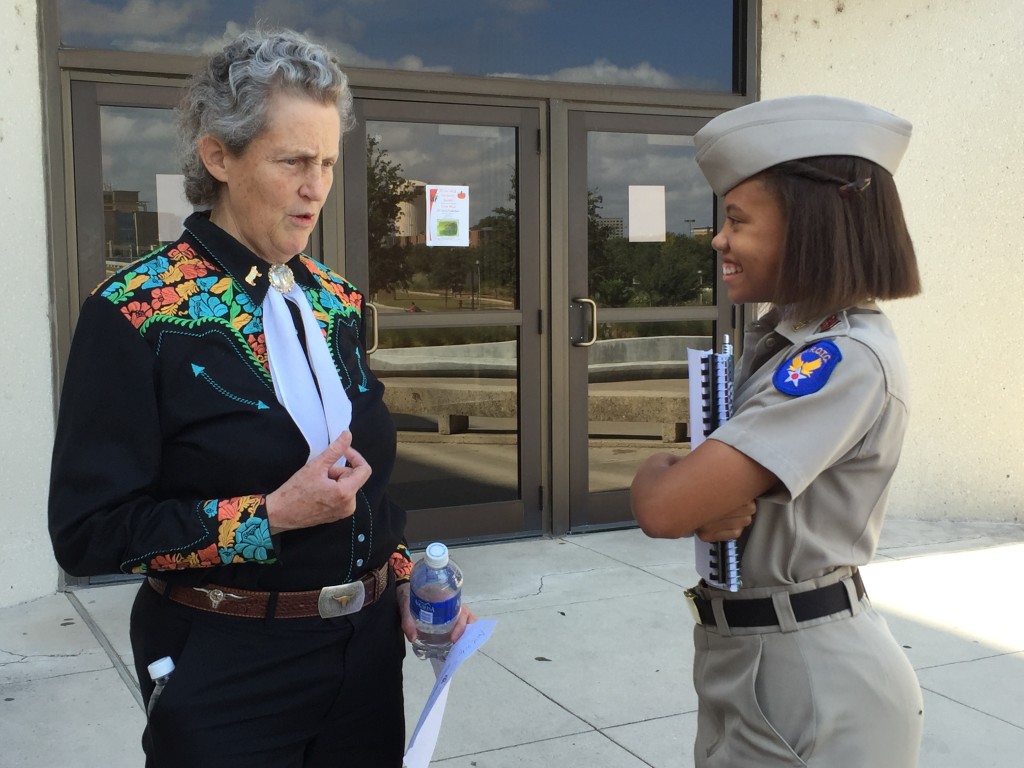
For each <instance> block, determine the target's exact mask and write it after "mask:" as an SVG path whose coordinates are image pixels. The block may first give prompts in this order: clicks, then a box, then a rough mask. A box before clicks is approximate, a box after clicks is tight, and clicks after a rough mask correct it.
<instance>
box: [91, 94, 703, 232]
mask: <svg viewBox="0 0 1024 768" xmlns="http://www.w3.org/2000/svg"><path fill="white" fill-rule="evenodd" d="M366 128H367V133H368V134H369V135H371V136H379V137H380V139H381V143H380V146H381V147H383V148H384V149H386V150H387V159H388V160H389V161H391V162H392V163H397V164H399V165H401V167H402V176H403V177H404V178H406V179H414V180H416V181H421V182H424V183H426V184H452V185H466V186H468V187H469V188H470V222H471V223H472V224H475V223H476V222H478V221H479V220H480V219H481V218H482V217H484V216H487V215H488V214H490V213H491V211H493V210H494V209H495V208H497V207H499V206H506V207H511V205H510V203H509V201H508V195H509V191H510V189H511V177H512V174H513V172H514V170H515V161H516V154H515V138H516V136H515V129H514V128H510V127H499V126H494V127H489V126H482V127H477V126H438V125H435V124H432V123H405V122H385V121H370V122H368V123H367V126H366ZM100 133H101V136H102V158H103V182H104V184H107V185H109V187H110V188H112V189H116V190H129V191H138V192H139V199H140V200H141V201H144V202H146V203H148V204H149V206H148V207H149V210H151V211H152V210H156V202H157V200H156V185H155V178H154V177H155V174H158V173H167V174H176V173H179V172H180V171H179V166H178V161H177V156H176V154H175V135H174V123H173V120H172V116H171V112H170V110H167V109H152V108H136V107H102V108H101V109H100ZM587 149H588V168H587V188H588V189H590V190H592V191H594V192H596V193H597V194H599V195H601V197H602V207H601V210H600V211H599V215H601V216H602V217H604V218H621V219H622V220H623V222H624V223H625V224H626V225H627V228H628V224H629V211H628V195H629V186H630V185H654V186H663V187H665V207H666V219H667V222H666V223H667V226H668V229H669V231H671V232H680V233H688V232H689V227H690V223H689V222H688V221H687V220H688V219H693V220H694V221H693V224H692V226H694V227H707V226H712V224H713V222H712V215H713V206H712V203H713V198H712V195H711V190H710V188H709V187H708V185H707V182H705V181H704V177H703V176H701V174H700V171H699V170H698V168H697V165H696V163H694V161H693V152H694V150H693V147H692V145H691V142H690V140H689V139H687V138H686V137H677V136H651V137H650V138H648V136H647V134H642V133H641V134H629V133H600V132H593V133H590V134H589V141H588V146H587ZM336 181H337V180H336Z"/></svg>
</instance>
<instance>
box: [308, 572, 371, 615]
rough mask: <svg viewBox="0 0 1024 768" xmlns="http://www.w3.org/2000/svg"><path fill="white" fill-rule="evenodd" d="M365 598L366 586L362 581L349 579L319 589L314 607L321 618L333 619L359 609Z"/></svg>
mask: <svg viewBox="0 0 1024 768" xmlns="http://www.w3.org/2000/svg"><path fill="white" fill-rule="evenodd" d="M365 600H366V587H365V586H364V585H363V582H362V581H350V582H349V583H348V584H338V585H337V586H334V587H324V588H323V589H321V590H320V598H319V599H318V600H317V603H316V609H317V611H319V612H320V616H321V617H322V618H325V619H333V618H335V617H337V616H345V615H347V614H349V613H355V612H356V611H359V610H361V609H362V607H363V602H364V601H365Z"/></svg>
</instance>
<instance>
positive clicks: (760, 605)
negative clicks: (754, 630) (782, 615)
mask: <svg viewBox="0 0 1024 768" xmlns="http://www.w3.org/2000/svg"><path fill="white" fill-rule="evenodd" d="M850 578H851V579H852V581H853V584H854V586H855V587H856V589H857V600H858V601H859V600H861V599H863V597H864V595H865V594H866V592H865V590H864V582H863V581H862V580H861V577H860V571H858V570H857V569H856V568H855V569H854V571H853V575H852V576H851V577H850ZM686 597H687V599H688V600H689V601H690V603H691V605H693V608H694V610H695V612H696V616H695V618H697V619H698V623H699V624H710V625H712V626H714V625H716V624H717V622H716V621H715V612H714V610H712V608H711V601H710V600H707V599H705V598H703V597H701V596H700V595H698V594H697V593H696V592H694V591H693V590H692V589H688V590H686ZM789 603H790V605H792V606H793V617H794V618H795V619H796V621H797V622H801V621H810V620H811V619H820V618H822V617H823V616H831V615H832V614H833V613H839V612H840V611H852V610H853V606H852V605H850V595H849V593H848V592H847V591H846V585H845V584H843V582H842V581H839V582H836V583H835V584H829V585H828V586H827V587H819V588H818V589H811V590H808V591H807V592H795V593H791V594H790V595H789ZM722 611H723V613H725V620H726V622H728V624H729V626H730V627H772V626H778V625H779V617H778V615H777V614H776V613H775V603H774V602H773V601H772V599H771V598H770V597H759V598H753V599H750V600H743V599H740V600H723V601H722Z"/></svg>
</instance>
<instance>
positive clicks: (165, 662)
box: [146, 656, 174, 680]
mask: <svg viewBox="0 0 1024 768" xmlns="http://www.w3.org/2000/svg"><path fill="white" fill-rule="evenodd" d="M146 669H148V670H149V677H150V678H151V679H152V680H156V679H157V678H158V677H163V676H164V675H169V674H171V672H173V671H174V660H173V659H172V658H171V657H170V656H164V657H163V658H162V659H157V660H156V661H154V662H153V663H152V664H150V665H149V666H148V667H146Z"/></svg>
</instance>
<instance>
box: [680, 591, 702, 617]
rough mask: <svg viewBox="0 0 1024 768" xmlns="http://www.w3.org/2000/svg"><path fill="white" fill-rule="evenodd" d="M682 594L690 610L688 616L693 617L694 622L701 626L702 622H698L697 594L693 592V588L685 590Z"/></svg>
mask: <svg viewBox="0 0 1024 768" xmlns="http://www.w3.org/2000/svg"><path fill="white" fill-rule="evenodd" d="M683 594H684V595H686V604H687V605H688V606H689V608H690V614H691V615H692V616H693V620H694V622H695V623H697V624H703V623H704V622H703V621H701V620H700V611H698V610H697V602H696V597H697V593H696V592H694V591H693V588H692V587H691V588H690V589H687V590H686V591H685V592H684V593H683Z"/></svg>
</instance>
